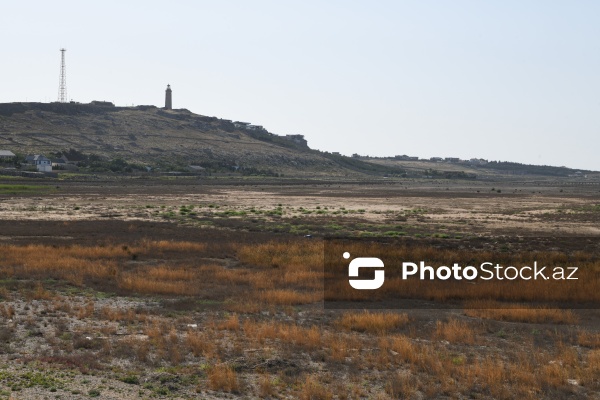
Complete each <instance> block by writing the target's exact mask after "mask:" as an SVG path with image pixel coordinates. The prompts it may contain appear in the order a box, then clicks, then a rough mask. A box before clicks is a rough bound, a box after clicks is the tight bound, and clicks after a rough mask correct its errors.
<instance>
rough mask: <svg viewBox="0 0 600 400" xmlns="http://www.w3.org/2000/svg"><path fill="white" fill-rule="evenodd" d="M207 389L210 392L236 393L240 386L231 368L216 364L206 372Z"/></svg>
mask: <svg viewBox="0 0 600 400" xmlns="http://www.w3.org/2000/svg"><path fill="white" fill-rule="evenodd" d="M208 387H209V388H210V389H211V390H220V391H223V392H230V393H237V392H238V391H239V389H240V384H239V381H238V377H237V374H236V373H235V371H234V370H233V368H231V367H230V366H228V365H226V364H217V365H215V366H214V367H212V368H211V369H210V371H208Z"/></svg>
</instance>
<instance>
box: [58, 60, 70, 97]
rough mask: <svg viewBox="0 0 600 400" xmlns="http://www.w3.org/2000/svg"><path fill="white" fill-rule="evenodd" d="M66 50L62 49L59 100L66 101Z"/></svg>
mask: <svg viewBox="0 0 600 400" xmlns="http://www.w3.org/2000/svg"><path fill="white" fill-rule="evenodd" d="M65 51H67V49H60V81H59V84H58V102H59V103H66V102H67V101H68V100H67V65H66V64H65Z"/></svg>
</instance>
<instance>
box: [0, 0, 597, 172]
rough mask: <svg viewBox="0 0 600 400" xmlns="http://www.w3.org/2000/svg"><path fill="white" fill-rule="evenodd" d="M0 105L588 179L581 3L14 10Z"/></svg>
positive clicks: (592, 52)
mask: <svg viewBox="0 0 600 400" xmlns="http://www.w3.org/2000/svg"><path fill="white" fill-rule="evenodd" d="M0 33H1V34H2V37H3V38H4V40H3V52H2V62H1V63H0V77H1V79H2V85H1V87H2V89H1V90H0V102H2V103H7V102H17V101H42V102H50V101H56V100H57V97H58V83H59V72H60V51H59V49H60V48H62V47H64V48H66V49H67V52H66V63H67V88H68V95H69V99H71V100H74V101H79V102H89V101H92V100H106V101H112V102H114V103H115V104H116V105H119V106H127V105H142V104H153V105H157V106H163V105H164V93H165V89H166V86H167V84H170V85H171V87H172V89H173V107H174V108H186V109H189V110H190V111H192V112H194V113H197V114H202V115H208V116H216V117H220V118H226V119H233V120H240V121H246V122H251V123H253V124H257V125H263V126H264V127H265V128H266V129H267V130H269V131H270V132H272V133H275V134H279V135H285V134H302V135H305V137H306V139H307V140H308V143H309V146H310V147H311V148H315V149H319V150H324V151H339V152H341V153H342V154H346V155H351V154H353V153H358V154H361V155H370V156H393V155H401V154H407V155H412V156H419V157H426V158H429V157H434V156H439V157H460V158H463V159H470V158H474V157H476V158H485V159H488V160H500V161H515V162H522V163H528V164H543V165H556V166H562V165H565V166H568V167H573V168H580V169H591V170H600V157H599V155H598V150H599V148H600V146H599V145H600V140H599V134H600V2H599V1H596V0H571V1H567V0H563V1H555V0H539V1H538V0H486V1H481V0H453V1H447V0H414V1H413V0H411V1H409V0H396V1H376V0H372V1H352V0H346V1H338V0H330V1H327V0H320V1H313V0H302V1H294V0H273V1H268V0H252V1H246V0H244V1H242V0H239V1H234V0H218V1H217V0H212V1H209V0H205V1H201V0H195V1H177V0H173V1H170V2H165V1H151V0H146V1H133V0H130V1H111V0H105V1H102V2H83V1H60V0H59V1H53V2H47V1H19V2H3V4H2V5H0Z"/></svg>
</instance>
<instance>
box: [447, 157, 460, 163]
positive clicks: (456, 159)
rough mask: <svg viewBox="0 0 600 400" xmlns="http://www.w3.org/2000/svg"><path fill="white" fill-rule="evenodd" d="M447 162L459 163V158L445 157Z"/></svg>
mask: <svg viewBox="0 0 600 400" xmlns="http://www.w3.org/2000/svg"><path fill="white" fill-rule="evenodd" d="M445 160H446V161H447V162H460V158H458V157H446V159H445Z"/></svg>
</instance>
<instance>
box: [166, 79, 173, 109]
mask: <svg viewBox="0 0 600 400" xmlns="http://www.w3.org/2000/svg"><path fill="white" fill-rule="evenodd" d="M172 109H173V101H172V99H171V85H167V90H166V92H165V110H172Z"/></svg>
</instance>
